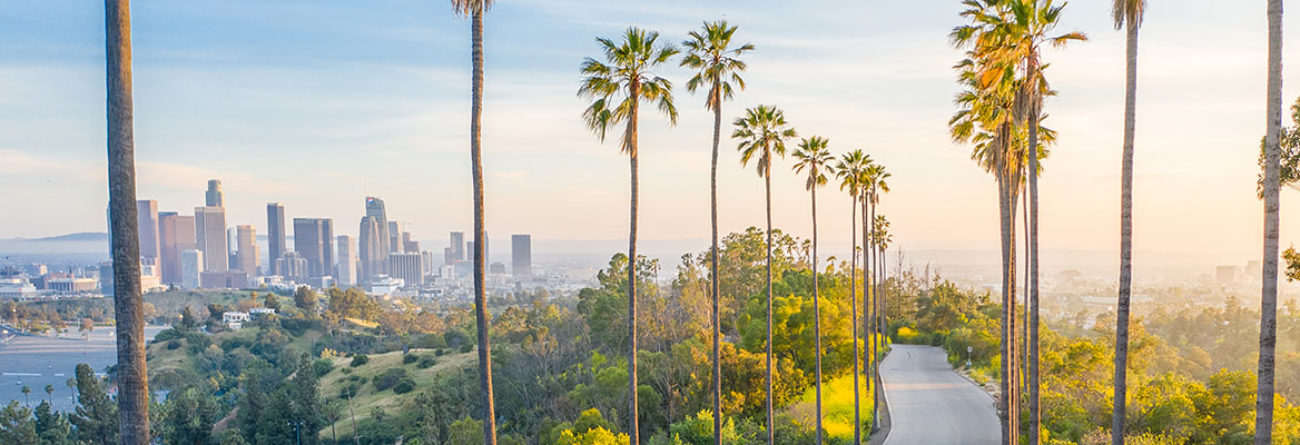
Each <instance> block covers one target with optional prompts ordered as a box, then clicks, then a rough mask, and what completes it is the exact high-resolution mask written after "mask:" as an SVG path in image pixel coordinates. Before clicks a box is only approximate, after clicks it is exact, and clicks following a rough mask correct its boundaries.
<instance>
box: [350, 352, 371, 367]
mask: <svg viewBox="0 0 1300 445" xmlns="http://www.w3.org/2000/svg"><path fill="white" fill-rule="evenodd" d="M369 362H370V357H367V356H366V355H365V354H357V355H354V356H352V363H351V365H350V366H352V367H353V368H355V367H358V366H361V365H364V364H366V363H369Z"/></svg>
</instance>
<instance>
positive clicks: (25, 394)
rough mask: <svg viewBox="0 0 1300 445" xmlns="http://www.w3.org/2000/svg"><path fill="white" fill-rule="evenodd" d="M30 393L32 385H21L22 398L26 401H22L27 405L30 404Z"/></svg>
mask: <svg viewBox="0 0 1300 445" xmlns="http://www.w3.org/2000/svg"><path fill="white" fill-rule="evenodd" d="M31 393H32V387H30V386H27V385H23V399H24V400H26V402H23V403H25V404H26V405H27V406H32V398H31V396H30V394H31Z"/></svg>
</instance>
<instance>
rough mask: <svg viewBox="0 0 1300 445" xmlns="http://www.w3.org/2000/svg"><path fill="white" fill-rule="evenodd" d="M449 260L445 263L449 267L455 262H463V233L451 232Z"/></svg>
mask: <svg viewBox="0 0 1300 445" xmlns="http://www.w3.org/2000/svg"><path fill="white" fill-rule="evenodd" d="M448 248H449V249H451V252H450V253H451V256H450V258H451V260H450V261H447V264H448V265H450V264H452V263H455V262H457V261H465V232H451V244H450V246H449V247H448Z"/></svg>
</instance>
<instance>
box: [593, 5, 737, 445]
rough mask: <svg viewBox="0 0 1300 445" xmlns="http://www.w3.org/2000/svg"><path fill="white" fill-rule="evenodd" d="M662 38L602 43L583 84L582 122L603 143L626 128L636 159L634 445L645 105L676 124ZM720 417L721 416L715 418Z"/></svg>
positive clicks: (631, 288)
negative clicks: (586, 102)
mask: <svg viewBox="0 0 1300 445" xmlns="http://www.w3.org/2000/svg"><path fill="white" fill-rule="evenodd" d="M658 39H659V33H657V32H653V31H645V30H642V29H638V28H628V29H627V31H626V32H625V33H624V35H623V41H622V42H621V43H615V42H614V41H613V40H610V39H607V38H597V39H596V42H597V43H599V44H600V47H601V50H602V51H603V52H604V53H605V61H604V62H601V61H598V60H596V59H593V58H590V57H588V58H587V59H586V60H584V61H583V62H582V74H583V76H584V77H583V79H582V85H581V87H579V89H578V96H579V97H583V98H587V99H592V100H593V101H592V103H591V105H590V106H588V107H587V109H586V111H584V112H583V119H584V120H585V121H586V123H587V127H588V128H590V129H591V130H592V131H593V132H594V133H596V135H597V136H598V137H599V138H600V140H601V141H602V142H603V141H604V140H605V135H606V134H607V133H608V131H609V129H610V127H614V126H617V125H618V124H625V125H626V127H625V128H624V131H623V137H622V141H620V143H619V148H620V150H621V151H622V152H623V153H626V154H627V155H628V158H629V159H630V160H631V171H632V176H631V179H632V187H631V189H632V196H631V200H630V203H631V205H630V206H629V207H630V208H631V218H629V221H630V223H629V224H630V226H631V228H630V230H629V234H628V249H627V250H628V255H627V256H628V262H627V326H628V343H629V346H628V405H629V406H628V410H629V411H630V413H631V414H630V415H629V419H630V420H629V422H628V423H629V425H630V427H629V428H628V435H629V436H630V439H631V444H632V445H637V444H639V443H640V440H641V439H640V436H641V434H640V430H639V426H638V418H637V415H638V412H637V394H636V390H637V367H636V355H637V345H636V340H637V338H636V337H637V334H636V332H637V330H636V298H637V296H636V285H637V274H636V264H637V254H636V222H637V218H636V214H637V117H638V112H639V110H640V105H641V102H642V101H645V102H650V103H654V104H655V106H656V107H658V108H659V111H661V112H663V113H664V114H665V115H666V116H668V120H669V122H670V123H672V124H676V123H677V107H676V106H675V105H673V86H672V82H669V81H668V79H664V78H662V77H659V76H657V75H655V74H654V71H653V70H654V68H656V67H658V66H659V65H662V64H664V63H666V62H668V60H669V59H671V58H672V57H673V55H675V54H677V50H676V49H674V48H673V47H672V46H671V45H661V44H659V43H657V42H656V41H657V40H658ZM715 417H717V415H716V414H715Z"/></svg>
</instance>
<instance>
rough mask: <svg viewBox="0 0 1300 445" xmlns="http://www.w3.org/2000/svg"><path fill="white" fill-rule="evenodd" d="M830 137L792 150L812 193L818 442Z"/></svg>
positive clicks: (796, 167) (807, 140)
mask: <svg viewBox="0 0 1300 445" xmlns="http://www.w3.org/2000/svg"><path fill="white" fill-rule="evenodd" d="M829 144H830V141H828V140H826V138H823V137H820V136H813V137H810V138H804V139H803V140H801V141H799V148H798V149H796V150H795V151H794V153H793V156H794V158H795V163H794V171H795V172H796V173H806V174H807V175H808V179H807V181H806V182H805V183H804V188H805V189H807V190H808V191H809V192H810V193H811V194H812V254H811V256H812V296H813V351H814V352H813V355H814V357H815V361H816V363H817V364H816V372H815V373H814V377H813V378H814V383H816V386H817V396H816V397H817V409H816V411H817V414H816V415H817V424H816V438H817V444H818V445H821V443H822V328H821V317H822V315H821V314H822V313H821V296H820V294H819V292H818V290H819V288H820V286H818V285H817V284H818V283H817V276H818V275H820V274H821V273H820V271H819V270H818V269H817V188H819V187H821V186H823V185H826V168H827V167H826V164H827V163H828V162H830V161H831V160H832V159H834V158H832V157H831V152H830V149H828V148H827V146H828V145H829Z"/></svg>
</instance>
